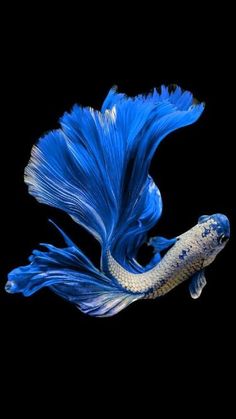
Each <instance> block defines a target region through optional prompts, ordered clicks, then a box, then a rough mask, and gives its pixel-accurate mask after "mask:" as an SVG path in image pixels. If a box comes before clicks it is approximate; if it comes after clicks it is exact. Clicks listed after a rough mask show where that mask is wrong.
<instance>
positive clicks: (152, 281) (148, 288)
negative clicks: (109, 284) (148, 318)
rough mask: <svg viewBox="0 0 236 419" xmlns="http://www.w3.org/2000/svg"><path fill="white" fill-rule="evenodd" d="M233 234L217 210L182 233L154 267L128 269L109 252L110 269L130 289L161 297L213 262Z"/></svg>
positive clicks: (148, 295) (226, 220)
mask: <svg viewBox="0 0 236 419" xmlns="http://www.w3.org/2000/svg"><path fill="white" fill-rule="evenodd" d="M229 235H230V227H229V221H228V219H227V217H226V216H224V215H223V214H215V215H213V216H211V217H207V219H206V220H205V221H204V222H201V221H200V222H199V223H198V224H197V225H196V226H194V227H193V228H191V229H190V230H188V231H187V232H186V233H183V234H182V235H181V236H179V237H178V238H177V239H176V242H175V244H174V245H173V246H172V247H171V249H169V251H168V252H167V253H166V254H165V256H164V257H163V258H162V259H161V260H160V262H159V263H157V265H155V266H154V267H153V268H152V269H150V270H147V271H145V272H143V273H140V274H137V273H132V272H128V271H126V270H125V269H124V268H123V267H122V266H121V265H120V264H119V263H117V262H116V261H115V259H114V258H113V257H112V255H111V254H110V252H107V266H108V272H109V274H110V275H112V276H113V277H114V278H115V279H116V280H117V281H118V283H119V284H120V285H121V286H122V287H123V288H125V289H126V290H127V291H130V292H134V293H135V292H136V293H143V294H144V298H157V297H159V296H161V295H164V294H166V293H167V292H169V291H170V290H172V289H173V288H175V287H176V286H177V285H179V284H180V283H182V282H184V281H186V280H187V279H189V278H191V277H192V276H193V275H194V274H195V273H197V272H199V271H201V270H202V269H203V268H205V267H206V266H208V265H209V264H210V263H211V262H213V260H214V259H215V257H216V255H217V254H218V253H219V252H220V251H221V250H222V249H223V247H224V246H225V244H226V242H227V240H228V239H229ZM223 237H224V238H225V240H223V242H222V243H221V242H220V240H222V238H223Z"/></svg>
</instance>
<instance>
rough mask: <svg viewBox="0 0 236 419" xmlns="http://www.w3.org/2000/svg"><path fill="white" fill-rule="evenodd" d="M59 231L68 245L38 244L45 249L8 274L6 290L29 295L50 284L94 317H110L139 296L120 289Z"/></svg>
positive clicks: (58, 292) (34, 252)
mask: <svg viewBox="0 0 236 419" xmlns="http://www.w3.org/2000/svg"><path fill="white" fill-rule="evenodd" d="M59 231H60V232H61V233H62V235H63V237H64V239H65V241H66V243H67V244H68V243H69V245H70V246H68V247H66V248H62V249H59V248H57V247H54V246H52V245H50V244H42V245H43V246H44V247H45V248H46V249H47V251H41V250H34V251H33V254H32V255H31V256H30V258H29V261H30V264H29V265H27V266H21V267H18V268H16V269H14V270H13V271H12V272H10V273H9V275H8V282H7V284H6V291H7V292H9V293H18V292H21V293H23V294H24V295H25V296H30V295H32V294H34V293H35V292H36V291H39V290H40V289H41V288H43V287H50V289H51V290H52V291H54V292H55V293H56V294H58V295H60V296H61V297H63V298H65V299H66V300H68V301H70V302H71V303H73V304H75V305H76V306H77V307H78V308H79V309H80V310H81V311H82V312H84V313H86V314H90V315H91V316H97V317H108V316H113V315H114V314H117V313H118V312H119V311H121V310H122V309H123V308H125V307H127V306H128V305H129V304H131V303H132V302H134V301H136V300H138V299H140V298H142V297H143V295H142V294H131V293H129V292H126V291H125V290H124V289H121V288H120V287H119V284H118V283H117V282H116V281H115V280H114V279H112V278H108V277H107V276H105V275H104V274H103V273H102V272H100V271H99V270H98V269H97V268H96V267H95V266H94V265H93V264H92V263H91V261H90V260H89V259H88V258H87V257H86V256H85V255H84V254H83V253H82V252H81V250H79V249H78V247H76V246H75V245H74V244H73V243H72V242H71V241H70V239H69V238H68V237H67V236H66V235H65V234H64V233H63V231H62V230H61V229H59Z"/></svg>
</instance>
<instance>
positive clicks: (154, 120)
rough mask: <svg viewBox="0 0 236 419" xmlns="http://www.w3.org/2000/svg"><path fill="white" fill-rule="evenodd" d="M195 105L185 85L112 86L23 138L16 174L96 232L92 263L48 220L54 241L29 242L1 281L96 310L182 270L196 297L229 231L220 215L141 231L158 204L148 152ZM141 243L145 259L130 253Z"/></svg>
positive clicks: (198, 106)
mask: <svg viewBox="0 0 236 419" xmlns="http://www.w3.org/2000/svg"><path fill="white" fill-rule="evenodd" d="M203 109H204V104H203V103H199V102H197V101H196V100H195V99H194V98H193V96H192V94H191V93H190V92H188V91H183V90H182V89H181V88H180V87H177V86H176V87H174V88H168V87H165V86H162V87H161V89H160V90H156V89H154V90H153V92H152V93H150V94H148V95H146V96H144V95H138V96H136V97H132V98H130V97H128V96H126V95H125V94H122V93H118V92H117V90H116V88H112V89H111V90H110V92H109V93H108V95H107V97H106V99H105V101H104V103H103V105H102V108H101V111H97V110H94V109H92V108H88V107H86V108H83V107H81V106H78V105H75V106H74V107H73V109H72V111H71V112H70V113H65V114H64V115H63V116H62V118H61V119H60V128H59V129H57V130H54V131H51V132H49V133H47V134H46V135H45V136H43V137H42V138H41V139H39V141H38V143H37V144H36V145H35V146H34V147H33V149H32V153H31V158H30V161H29V163H28V165H27V167H26V169H25V182H26V184H27V185H28V190H29V193H30V194H31V195H33V196H34V197H35V198H36V199H37V201H39V202H40V203H44V204H47V205H50V206H53V207H56V208H59V209H60V210H63V211H65V212H66V213H67V214H69V215H70V217H71V218H72V219H73V220H74V221H75V222H76V223H78V224H79V225H81V226H83V227H84V228H85V229H86V230H87V231H88V232H89V233H90V234H92V235H93V236H94V237H95V238H96V239H97V240H98V241H99V243H100V246H101V262H100V269H98V268H97V267H96V266H94V264H93V263H92V262H91V261H90V260H89V259H88V258H87V257H86V256H85V254H84V253H83V252H82V251H81V250H80V249H79V247H78V246H77V245H76V244H74V242H73V241H72V240H71V239H70V238H69V237H68V236H67V235H66V234H65V233H64V232H63V231H62V230H61V229H60V228H59V227H57V226H56V225H55V226H56V227H57V228H58V230H59V231H60V233H61V234H62V236H63V238H64V242H65V245H64V247H63V248H58V247H55V246H53V245H51V244H43V246H44V250H34V251H33V252H32V255H31V256H30V257H29V262H30V263H29V264H28V265H27V266H21V267H18V268H16V269H14V270H13V271H11V272H10V273H9V276H8V282H7V284H6V291H7V292H9V293H22V294H23V295H24V296H29V295H32V294H33V293H35V292H36V291H38V290H40V289H41V288H43V287H48V288H50V289H51V290H52V291H53V292H54V293H56V294H58V295H59V296H61V297H62V298H64V299H66V300H68V301H70V302H71V303H73V304H74V305H75V306H76V307H78V308H79V309H80V310H81V311H82V312H83V313H86V314H89V315H91V316H97V317H108V316H113V315H114V314H116V313H118V312H120V311H121V310H123V309H124V308H125V307H127V306H128V305H129V304H131V303H133V302H134V301H137V300H140V299H142V298H144V299H150V298H151V299H154V298H157V297H160V296H163V295H164V294H166V293H168V292H169V291H170V290H172V289H173V288H174V287H176V286H177V285H178V284H180V283H182V282H183V281H187V280H188V281H189V292H190V295H191V296H192V297H193V298H198V297H199V296H200V294H201V292H202V289H203V287H204V286H205V285H206V278H205V268H206V266H208V265H209V264H210V263H211V262H212V261H213V260H214V259H215V257H216V255H217V254H218V253H219V252H220V251H221V250H222V249H223V248H224V247H225V245H226V243H227V241H228V239H229V236H230V226H229V221H228V218H227V217H226V216H225V215H223V214H213V215H203V216H201V217H200V218H199V219H198V222H197V224H196V225H195V226H194V227H192V228H190V229H189V230H188V231H187V232H185V233H183V234H180V235H179V236H178V237H175V238H172V239H167V238H164V237H160V236H157V237H152V238H148V234H147V233H148V231H149V230H150V229H151V228H152V227H153V226H154V225H155V224H156V223H157V221H158V220H159V218H160V216H161V213H162V198H161V194H160V191H159V189H158V187H157V185H156V184H155V182H154V180H153V179H152V177H151V176H150V174H149V167H150V163H151V160H152V157H153V155H154V153H155V151H156V149H157V147H158V145H159V144H160V142H161V141H162V140H163V139H164V138H165V137H166V136H167V135H168V134H169V133H171V132H173V131H174V130H176V129H178V128H181V127H184V126H187V125H190V124H193V123H194V122H195V121H197V120H198V118H199V117H200V115H201V114H202V112H203ZM144 243H146V244H148V245H150V246H152V248H153V256H152V259H151V260H150V262H149V263H148V264H147V265H146V266H142V265H141V264H140V263H139V262H138V261H137V253H138V250H139V249H140V247H141V246H142V245H143V244H144Z"/></svg>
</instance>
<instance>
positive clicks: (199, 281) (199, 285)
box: [189, 270, 207, 299]
mask: <svg viewBox="0 0 236 419" xmlns="http://www.w3.org/2000/svg"><path fill="white" fill-rule="evenodd" d="M206 283H207V282H206V278H205V273H204V270H201V271H199V272H197V273H196V274H194V275H193V276H192V278H191V282H190V284H189V292H190V295H191V297H192V298H194V299H196V298H198V297H200V295H201V293H202V290H203V288H204V287H205V285H206Z"/></svg>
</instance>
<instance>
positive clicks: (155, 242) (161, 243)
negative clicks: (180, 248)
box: [148, 236, 177, 253]
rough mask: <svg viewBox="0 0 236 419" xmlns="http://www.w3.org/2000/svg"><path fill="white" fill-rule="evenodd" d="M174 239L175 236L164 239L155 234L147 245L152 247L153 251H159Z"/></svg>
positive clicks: (174, 241) (166, 247)
mask: <svg viewBox="0 0 236 419" xmlns="http://www.w3.org/2000/svg"><path fill="white" fill-rule="evenodd" d="M176 241H177V238H176V237H175V238H174V239H166V238H165V237H161V236H156V237H151V238H150V239H149V241H148V245H149V246H152V247H153V250H154V252H155V253H160V252H162V251H163V250H166V249H169V248H170V247H171V246H173V245H174V244H175V243H176Z"/></svg>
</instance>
